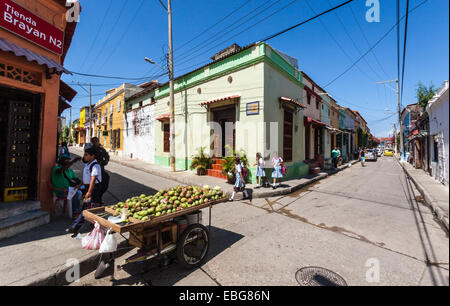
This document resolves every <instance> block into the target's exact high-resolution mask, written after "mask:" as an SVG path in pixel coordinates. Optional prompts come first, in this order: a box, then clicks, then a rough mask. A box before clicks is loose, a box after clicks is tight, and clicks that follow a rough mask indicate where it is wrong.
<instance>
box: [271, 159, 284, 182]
mask: <svg viewBox="0 0 450 306" xmlns="http://www.w3.org/2000/svg"><path fill="white" fill-rule="evenodd" d="M272 163H273V171H272V178H273V186H272V188H273V189H276V188H277V187H280V186H281V178H282V177H283V173H282V167H283V159H282V158H281V157H279V156H278V154H277V153H273V158H272ZM277 179H278V186H277V185H276V184H277Z"/></svg>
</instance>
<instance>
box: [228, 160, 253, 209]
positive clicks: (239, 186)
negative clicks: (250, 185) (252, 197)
mask: <svg viewBox="0 0 450 306" xmlns="http://www.w3.org/2000/svg"><path fill="white" fill-rule="evenodd" d="M243 167H244V165H243V163H242V162H241V159H240V158H239V157H237V156H236V157H235V159H234V172H235V177H236V178H235V180H236V181H235V183H234V189H233V194H232V196H231V198H230V202H232V201H234V197H235V195H236V192H238V191H242V192H243V193H244V198H243V200H247V199H248V198H249V197H248V193H247V190H245V178H244V174H243V171H242V169H243Z"/></svg>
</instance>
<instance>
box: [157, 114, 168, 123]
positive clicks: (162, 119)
mask: <svg viewBox="0 0 450 306" xmlns="http://www.w3.org/2000/svg"><path fill="white" fill-rule="evenodd" d="M156 120H158V121H161V122H165V121H170V114H165V115H161V116H158V117H156Z"/></svg>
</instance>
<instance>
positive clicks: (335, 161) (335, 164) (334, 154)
mask: <svg viewBox="0 0 450 306" xmlns="http://www.w3.org/2000/svg"><path fill="white" fill-rule="evenodd" d="M331 157H332V159H333V168H334V169H337V167H338V162H339V158H340V157H341V151H339V148H338V147H334V150H333V151H331Z"/></svg>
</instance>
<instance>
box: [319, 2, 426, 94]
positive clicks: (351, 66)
mask: <svg viewBox="0 0 450 306" xmlns="http://www.w3.org/2000/svg"><path fill="white" fill-rule="evenodd" d="M426 2H428V0H424V1H422V2H421V3H419V4H418V5H416V6H415V7H414V8H413V9H411V10H409V13H412V12H413V11H415V10H416V9H418V8H419V7H420V6H422V5H423V4H425V3H426ZM403 18H405V16H403V17H402V18H401V19H399V22H400V21H401V20H403ZM399 22H397V23H396V24H394V25H393V26H392V27H391V28H390V29H389V30H388V31H387V32H386V33H385V34H384V35H383V36H382V37H381V38H380V39H379V40H378V41H377V42H376V43H375V44H374V45H373V46H372V47H371V48H369V50H367V51H366V52H365V53H364V54H363V55H362V56H360V57H359V58H358V59H357V60H356V61H355V62H354V63H353V64H351V65H350V66H349V67H348V68H347V69H345V70H344V71H343V72H342V73H340V74H339V75H338V76H337V77H335V78H334V79H333V80H332V81H330V82H329V83H328V84H327V85H325V86H324V88H326V87H328V86H330V85H331V84H333V83H334V82H336V81H337V80H338V79H340V78H341V77H342V76H343V75H344V74H346V73H347V72H348V71H350V70H351V69H352V68H353V67H355V65H356V64H358V63H359V62H360V61H361V60H362V59H363V58H364V57H365V56H366V55H367V54H369V52H370V51H372V50H373V49H374V48H375V47H376V46H378V45H379V44H380V42H382V41H383V40H384V39H385V38H386V37H387V36H388V35H389V34H390V33H391V32H392V30H394V29H395V27H396V26H397V24H398V23H399Z"/></svg>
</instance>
